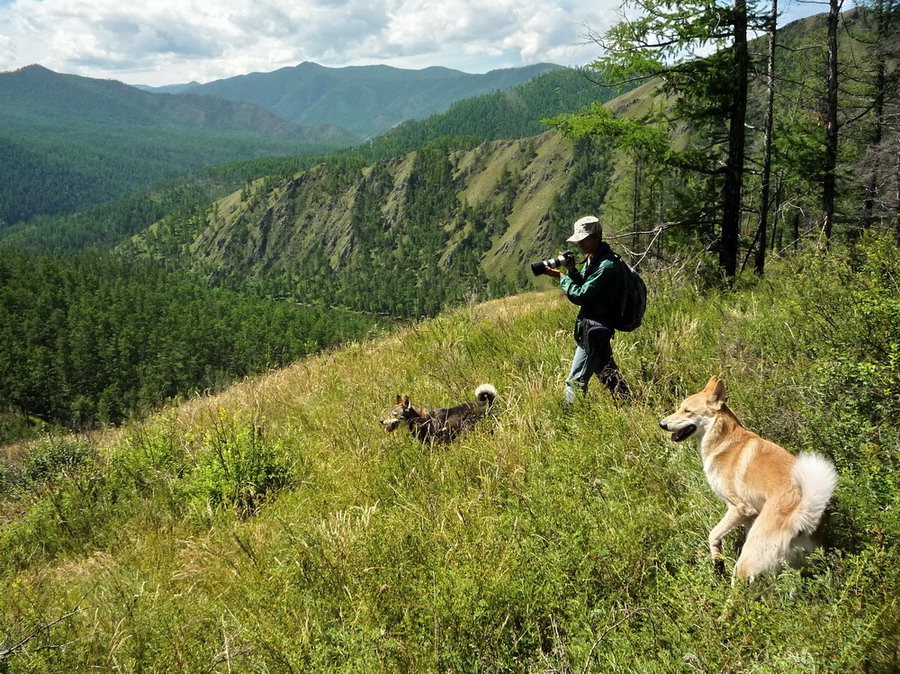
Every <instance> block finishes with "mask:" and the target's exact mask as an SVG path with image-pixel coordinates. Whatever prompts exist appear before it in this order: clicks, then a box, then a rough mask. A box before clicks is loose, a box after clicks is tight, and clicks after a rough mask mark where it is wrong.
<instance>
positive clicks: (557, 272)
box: [544, 265, 563, 278]
mask: <svg viewBox="0 0 900 674" xmlns="http://www.w3.org/2000/svg"><path fill="white" fill-rule="evenodd" d="M544 273H545V274H546V275H547V276H552V277H553V278H562V275H563V273H562V272H561V271H560V270H559V269H553V268H552V267H548V266H546V265H544Z"/></svg>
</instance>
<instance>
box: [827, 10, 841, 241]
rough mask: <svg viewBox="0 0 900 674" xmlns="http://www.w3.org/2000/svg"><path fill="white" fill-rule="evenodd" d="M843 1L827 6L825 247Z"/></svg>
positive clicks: (833, 161) (831, 202)
mask: <svg viewBox="0 0 900 674" xmlns="http://www.w3.org/2000/svg"><path fill="white" fill-rule="evenodd" d="M842 3H843V0H830V1H829V4H828V72H827V75H826V78H827V82H828V85H827V86H828V88H827V91H826V93H825V157H824V163H825V166H824V170H823V177H822V234H823V236H824V237H825V241H824V243H825V245H826V246H827V245H828V242H829V241H830V240H831V233H832V230H833V228H834V195H835V189H836V184H837V180H836V177H835V169H836V167H837V148H838V101H837V97H838V51H837V50H838V45H837V31H838V20H839V19H840V15H841V4H842Z"/></svg>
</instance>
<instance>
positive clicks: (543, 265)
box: [531, 250, 575, 276]
mask: <svg viewBox="0 0 900 674" xmlns="http://www.w3.org/2000/svg"><path fill="white" fill-rule="evenodd" d="M574 259H575V255H574V254H573V253H572V251H571V250H564V251H563V252H562V253H560V254H559V257H554V258H552V259H550V260H541V261H540V262H532V263H531V273H532V274H534V275H535V276H540V275H541V274H543V273H544V271H545V270H546V269H547V267H549V268H550V269H559V268H560V267H561V266H563V265H564V264H566V263H567V262H569V261H570V260H574Z"/></svg>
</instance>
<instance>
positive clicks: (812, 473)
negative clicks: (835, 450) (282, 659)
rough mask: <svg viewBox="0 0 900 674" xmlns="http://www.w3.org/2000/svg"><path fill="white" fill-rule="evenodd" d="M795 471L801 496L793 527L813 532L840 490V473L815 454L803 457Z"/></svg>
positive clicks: (803, 454)
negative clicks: (836, 491)
mask: <svg viewBox="0 0 900 674" xmlns="http://www.w3.org/2000/svg"><path fill="white" fill-rule="evenodd" d="M792 472H793V475H794V479H795V480H797V484H799V485H800V494H801V496H800V505H799V506H798V508H797V510H796V512H795V513H794V522H793V524H794V526H795V527H796V528H795V530H796V531H802V532H805V533H812V532H813V531H815V530H816V527H818V526H819V522H820V521H821V519H822V513H823V512H825V506H827V505H828V501H830V500H831V495H832V494H834V489H835V487H837V472H836V471H835V469H834V465H833V464H832V463H831V461H829V460H828V459H826V458H824V457H823V456H820V455H819V454H815V453H813V452H804V453H802V454H800V455H799V456H798V457H797V461H796V462H795V463H794V469H793V471H792Z"/></svg>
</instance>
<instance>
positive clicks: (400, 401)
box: [397, 393, 403, 405]
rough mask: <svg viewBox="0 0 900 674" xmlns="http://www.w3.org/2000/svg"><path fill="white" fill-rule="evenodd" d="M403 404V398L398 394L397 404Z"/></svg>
mask: <svg viewBox="0 0 900 674" xmlns="http://www.w3.org/2000/svg"><path fill="white" fill-rule="evenodd" d="M402 402H403V397H402V396H401V395H400V394H399V393H398V394H397V404H398V405H399V404H400V403H402Z"/></svg>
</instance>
